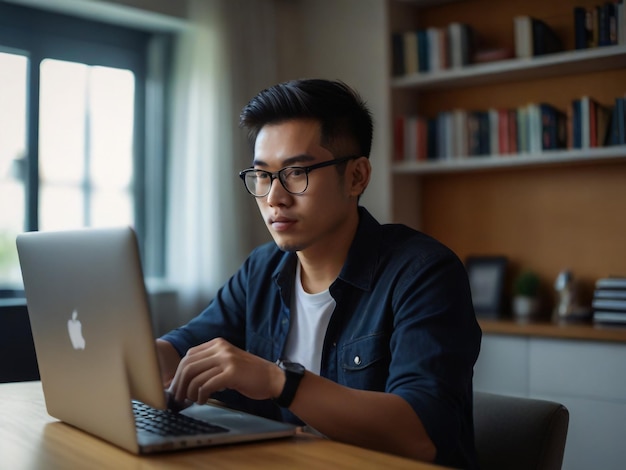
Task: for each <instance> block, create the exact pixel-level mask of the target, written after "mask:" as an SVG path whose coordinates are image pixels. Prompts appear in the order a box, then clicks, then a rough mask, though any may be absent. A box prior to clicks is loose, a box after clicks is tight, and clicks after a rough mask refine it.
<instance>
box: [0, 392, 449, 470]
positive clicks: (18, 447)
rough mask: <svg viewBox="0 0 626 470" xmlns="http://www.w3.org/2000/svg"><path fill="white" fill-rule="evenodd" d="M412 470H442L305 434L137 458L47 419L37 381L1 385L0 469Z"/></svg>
mask: <svg viewBox="0 0 626 470" xmlns="http://www.w3.org/2000/svg"><path fill="white" fill-rule="evenodd" d="M195 467H197V468H219V469H231V468H233V469H234V468H236V469H246V468H254V469H280V468H289V469H316V470H318V469H322V468H333V469H354V468H358V469H360V470H361V469H381V468H384V469H415V470H436V469H441V468H442V467H439V466H435V465H430V464H425V463H420V462H416V461H413V460H409V459H404V458H400V457H396V456H392V455H387V454H383V453H379V452H374V451H370V450H367V449H361V448H359V447H354V446H350V445H346V444H341V443H338V442H333V441H330V440H326V439H320V438H317V437H313V436H310V435H306V434H300V435H298V436H297V437H294V438H287V439H279V440H273V441H265V442H256V443H247V444H236V445H230V446H222V447H214V448H207V449H198V450H185V451H181V452H174V453H167V454H159V455H153V456H136V455H133V454H130V453H128V452H126V451H124V450H122V449H119V448H117V447H115V446H113V445H110V444H107V443H106V442H104V441H101V440H100V439H97V438H95V437H92V436H90V435H88V434H86V433H83V432H82V431H79V430H77V429H75V428H73V427H71V426H68V425H66V424H64V423H61V422H59V421H58V420H56V419H54V418H52V417H50V416H49V415H48V414H47V412H46V407H45V403H44V399H43V392H42V389H41V383H40V382H18V383H8V384H1V385H0V468H2V469H4V468H7V469H8V468H10V469H13V470H34V469H37V470H39V469H46V470H54V469H82V468H97V469H108V468H114V469H116V470H117V469H141V470H144V469H171V468H195Z"/></svg>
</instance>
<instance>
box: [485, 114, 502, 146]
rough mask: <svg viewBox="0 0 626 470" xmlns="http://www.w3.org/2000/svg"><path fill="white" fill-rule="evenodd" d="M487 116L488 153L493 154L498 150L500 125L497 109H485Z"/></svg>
mask: <svg viewBox="0 0 626 470" xmlns="http://www.w3.org/2000/svg"><path fill="white" fill-rule="evenodd" d="M487 115H488V118H489V153H490V154H491V155H495V154H497V153H499V150H500V126H499V124H498V119H499V114H498V110H497V109H494V108H491V109H489V110H488V111H487Z"/></svg>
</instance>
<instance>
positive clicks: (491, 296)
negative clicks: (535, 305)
mask: <svg viewBox="0 0 626 470" xmlns="http://www.w3.org/2000/svg"><path fill="white" fill-rule="evenodd" d="M507 266H508V260H507V258H506V257H505V256H469V257H467V259H466V261H465V268H466V270H467V277H468V279H469V283H470V289H471V292H472V303H473V304H474V312H475V313H476V316H482V317H490V318H497V317H501V316H503V313H504V312H503V300H504V290H505V289H504V286H505V280H506V273H507Z"/></svg>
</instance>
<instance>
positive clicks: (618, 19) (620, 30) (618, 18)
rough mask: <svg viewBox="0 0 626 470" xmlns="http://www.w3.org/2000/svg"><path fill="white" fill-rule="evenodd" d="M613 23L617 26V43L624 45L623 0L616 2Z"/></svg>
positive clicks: (625, 41) (625, 32)
mask: <svg viewBox="0 0 626 470" xmlns="http://www.w3.org/2000/svg"><path fill="white" fill-rule="evenodd" d="M615 23H616V25H617V43H618V44H626V9H625V8H624V1H623V0H619V1H618V2H617V8H616V9H615Z"/></svg>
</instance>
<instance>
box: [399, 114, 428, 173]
mask: <svg viewBox="0 0 626 470" xmlns="http://www.w3.org/2000/svg"><path fill="white" fill-rule="evenodd" d="M402 133H403V136H404V146H403V160H404V161H410V162H415V161H423V160H426V155H427V148H428V141H427V139H428V136H427V129H426V118H424V117H423V116H415V115H411V116H406V117H405V119H404V129H403V131H402Z"/></svg>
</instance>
